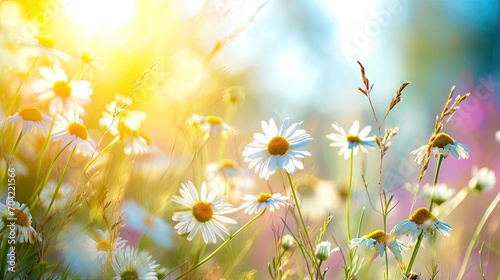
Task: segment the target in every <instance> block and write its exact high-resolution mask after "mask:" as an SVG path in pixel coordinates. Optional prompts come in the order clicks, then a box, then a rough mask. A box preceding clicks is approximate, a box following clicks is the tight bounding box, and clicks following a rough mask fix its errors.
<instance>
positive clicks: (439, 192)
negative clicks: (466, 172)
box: [420, 184, 456, 205]
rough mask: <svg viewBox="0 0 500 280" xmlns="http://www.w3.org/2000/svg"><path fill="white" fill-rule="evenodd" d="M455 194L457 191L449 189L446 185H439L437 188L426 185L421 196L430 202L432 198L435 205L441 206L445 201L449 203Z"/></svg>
mask: <svg viewBox="0 0 500 280" xmlns="http://www.w3.org/2000/svg"><path fill="white" fill-rule="evenodd" d="M433 189H434V190H433ZM455 193H456V190H455V189H452V188H448V186H447V185H446V184H437V185H436V186H435V187H433V186H432V185H431V184H425V185H424V186H423V188H422V192H421V193H420V196H421V197H422V198H424V199H426V200H427V201H430V200H431V197H432V202H433V203H435V204H436V205H441V204H443V203H444V202H445V201H448V200H449V199H450V198H451V197H452V196H453V195H454V194H455Z"/></svg>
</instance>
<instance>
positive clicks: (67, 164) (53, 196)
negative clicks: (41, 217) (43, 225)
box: [45, 147, 76, 217]
mask: <svg viewBox="0 0 500 280" xmlns="http://www.w3.org/2000/svg"><path fill="white" fill-rule="evenodd" d="M75 150H76V147H75V148H73V150H71V154H70V155H69V157H68V161H67V162H66V165H65V166H64V169H63V171H62V174H61V176H59V177H60V179H59V182H57V187H56V190H55V191H54V194H53V195H52V199H51V200H50V204H49V207H47V211H46V212H45V217H47V214H49V211H50V208H51V207H52V204H54V200H55V199H56V197H57V196H58V194H59V189H60V188H61V185H62V182H63V179H64V176H65V175H66V171H67V170H68V166H69V163H70V162H71V158H72V157H73V154H74V153H75Z"/></svg>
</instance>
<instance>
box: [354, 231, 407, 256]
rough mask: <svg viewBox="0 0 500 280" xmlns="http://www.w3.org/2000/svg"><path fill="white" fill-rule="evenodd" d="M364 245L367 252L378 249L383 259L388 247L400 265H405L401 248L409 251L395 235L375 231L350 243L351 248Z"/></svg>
mask: <svg viewBox="0 0 500 280" xmlns="http://www.w3.org/2000/svg"><path fill="white" fill-rule="evenodd" d="M361 245H364V247H365V250H373V249H377V250H378V253H379V256H380V257H383V256H384V252H385V250H386V247H387V248H388V249H389V250H391V252H392V253H393V254H394V256H395V257H396V260H397V261H398V263H400V264H402V263H403V254H402V252H401V248H403V249H408V248H407V247H406V245H404V244H403V243H402V242H401V241H399V240H398V239H397V238H396V235H394V234H388V233H386V232H385V231H383V230H376V231H373V232H371V233H369V234H367V235H365V236H363V237H360V238H353V239H352V240H351V241H350V242H349V247H351V248H355V247H359V246H361Z"/></svg>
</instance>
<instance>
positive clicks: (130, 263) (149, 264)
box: [112, 247, 160, 280]
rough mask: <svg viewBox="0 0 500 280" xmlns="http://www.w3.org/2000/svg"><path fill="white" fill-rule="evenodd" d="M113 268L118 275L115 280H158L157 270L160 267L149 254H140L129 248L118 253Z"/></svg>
mask: <svg viewBox="0 0 500 280" xmlns="http://www.w3.org/2000/svg"><path fill="white" fill-rule="evenodd" d="M112 266H113V270H114V272H115V273H116V276H115V277H113V279H117V280H119V279H123V280H126V279H137V280H153V279H158V274H157V273H156V269H157V268H158V267H159V266H160V265H159V264H157V263H156V261H155V260H151V256H150V255H149V254H148V253H147V252H145V251H142V252H139V251H138V250H137V249H134V248H131V247H127V248H126V249H124V250H119V251H118V252H117V253H116V255H115V257H114V258H113V263H112Z"/></svg>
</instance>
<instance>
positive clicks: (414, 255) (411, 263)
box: [405, 231, 424, 274]
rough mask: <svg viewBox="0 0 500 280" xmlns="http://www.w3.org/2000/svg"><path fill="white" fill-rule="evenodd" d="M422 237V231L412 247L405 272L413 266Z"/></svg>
mask: <svg viewBox="0 0 500 280" xmlns="http://www.w3.org/2000/svg"><path fill="white" fill-rule="evenodd" d="M423 239H424V232H423V231H422V232H421V233H420V235H419V236H418V240H417V244H416V245H415V249H413V253H412V254H411V258H410V262H409V263H408V267H407V268H406V272H405V274H408V273H410V272H411V268H412V266H413V263H414V262H415V258H416V257H417V253H418V249H419V248H420V244H421V243H422V240H423Z"/></svg>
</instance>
